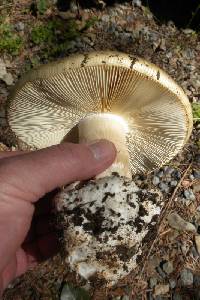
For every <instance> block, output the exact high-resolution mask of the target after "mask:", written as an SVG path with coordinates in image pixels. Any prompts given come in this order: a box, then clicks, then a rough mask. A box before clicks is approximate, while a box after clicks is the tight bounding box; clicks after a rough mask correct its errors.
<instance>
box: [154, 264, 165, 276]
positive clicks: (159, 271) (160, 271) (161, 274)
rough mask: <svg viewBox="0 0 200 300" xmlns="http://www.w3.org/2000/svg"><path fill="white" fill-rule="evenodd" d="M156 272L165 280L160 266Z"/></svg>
mask: <svg viewBox="0 0 200 300" xmlns="http://www.w3.org/2000/svg"><path fill="white" fill-rule="evenodd" d="M156 271H157V272H158V274H159V275H160V276H161V277H162V278H166V274H165V272H163V270H162V268H161V267H160V266H159V267H157V268H156Z"/></svg>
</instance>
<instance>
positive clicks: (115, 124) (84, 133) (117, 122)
mask: <svg viewBox="0 0 200 300" xmlns="http://www.w3.org/2000/svg"><path fill="white" fill-rule="evenodd" d="M78 130H79V142H80V143H89V142H92V141H95V140H99V139H107V140H110V141H111V142H113V143H114V145H115V147H116V149H117V156H116V159H115V161H114V163H113V164H112V166H110V167H109V168H108V169H107V170H106V171H104V172H103V173H101V174H99V175H98V176H97V178H101V177H107V176H111V175H112V173H113V172H117V173H118V174H119V175H120V176H123V177H126V178H131V170H130V161H129V153H128V149H127V145H126V134H127V131H128V125H127V123H126V121H125V120H124V119H123V118H122V117H119V116H117V115H114V114H110V113H101V114H92V115H90V116H88V117H86V118H84V119H83V120H82V121H80V123H79V125H78Z"/></svg>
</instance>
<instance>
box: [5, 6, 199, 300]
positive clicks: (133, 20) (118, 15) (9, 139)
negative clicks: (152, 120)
mask: <svg viewBox="0 0 200 300" xmlns="http://www.w3.org/2000/svg"><path fill="white" fill-rule="evenodd" d="M30 5H31V1H24V0H23V1H19V0H18V1H17V0H15V1H10V2H8V3H6V2H5V1H4V2H3V3H2V5H1V4H0V13H1V15H5V16H6V18H7V21H8V22H9V23H10V24H13V26H14V25H16V24H19V22H22V23H23V24H24V30H22V31H18V32H17V31H16V30H15V31H16V34H18V35H20V36H21V37H22V39H23V40H24V46H23V48H22V49H21V50H20V52H19V53H18V55H13V54H9V53H8V52H6V51H4V52H3V53H2V59H3V61H4V63H5V65H6V69H7V72H8V73H10V74H11V75H12V77H13V81H14V82H16V81H17V80H18V77H20V76H21V75H22V74H23V73H24V72H25V71H26V70H27V69H29V68H32V67H35V66H37V65H38V64H40V63H46V62H48V61H52V60H55V59H56V58H59V57H63V56H66V55H69V54H71V53H75V52H87V51H92V50H105V49H110V50H119V51H123V52H126V53H129V54H130V55H138V56H140V57H143V58H144V59H146V60H148V61H151V62H152V63H155V64H156V65H158V66H160V67H161V68H162V69H164V70H165V71H166V72H167V73H168V74H169V75H171V76H172V77H173V78H174V79H175V80H176V81H177V82H178V83H179V84H180V85H181V86H182V88H183V89H184V90H185V92H186V94H187V96H188V97H189V100H190V102H191V104H192V103H200V81H199V74H200V36H199V34H198V33H197V32H194V31H191V30H190V29H188V30H182V29H177V28H176V27H175V26H174V24H173V23H172V22H170V23H168V24H160V23H157V22H156V20H154V18H153V16H152V14H151V13H150V12H149V10H148V9H147V8H145V7H143V6H141V5H134V6H132V5H131V3H125V4H116V5H115V6H112V7H106V6H105V8H103V9H101V10H97V9H95V8H92V9H85V10H84V9H81V8H79V12H78V17H77V11H76V10H75V11H70V12H66V13H65V12H64V13H63V12H62V13H61V12H59V11H58V10H57V9H56V8H55V6H53V5H52V6H50V7H49V8H48V9H47V10H46V11H45V13H44V15H39V14H36V15H33V14H32V12H31V11H30ZM67 14H68V15H67ZM80 16H81V20H80ZM92 17H96V18H98V20H99V21H97V22H95V24H94V25H92V26H91V27H89V28H88V29H87V30H86V31H84V32H83V33H81V34H80V35H78V37H75V38H73V39H72V40H70V43H71V41H74V44H73V43H72V44H73V45H74V46H73V47H70V48H69V49H67V50H65V49H64V50H62V51H61V52H59V54H58V55H57V54H51V55H50V56H49V57H48V55H47V56H46V57H45V55H44V53H43V52H44V50H43V46H42V45H40V44H39V45H36V44H34V43H32V42H31V28H32V27H33V26H35V24H37V23H38V24H43V22H44V23H45V22H48V20H53V19H54V18H59V19H60V20H61V21H62V22H65V20H66V19H68V18H74V19H75V20H77V23H78V26H81V22H82V23H84V22H85V21H86V20H88V19H91V18H92ZM77 18H78V19H77ZM45 24H46V23H45ZM84 24H85V23H84ZM22 27H23V26H22ZM36 58H37V62H36V60H34V59H36ZM11 88H12V85H11V86H8V85H7V84H6V83H5V82H3V81H2V80H1V81H0V112H1V113H2V114H1V115H0V125H1V127H0V142H2V143H3V144H2V145H1V148H0V149H1V150H4V151H7V150H15V149H18V148H19V145H18V144H17V141H16V139H15V136H14V135H13V133H12V132H11V131H10V129H9V127H8V123H7V120H6V116H5V108H6V105H7V101H8V95H9V93H10V90H11ZM199 141H200V124H199V122H198V121H196V122H195V123H194V129H193V132H192V135H191V137H190V140H189V141H188V143H187V144H186V146H185V147H184V149H183V150H182V151H181V152H180V154H179V155H178V156H177V157H176V158H175V159H174V160H173V161H172V162H170V164H169V166H170V167H173V168H174V169H175V170H177V171H178V172H179V173H180V176H179V178H178V179H177V185H176V187H171V186H170V188H169V191H168V192H167V193H166V192H165V191H162V190H161V192H162V194H163V197H164V199H165V203H166V204H165V207H164V209H163V211H162V214H161V217H160V220H159V224H158V225H159V226H158V227H159V228H158V233H157V235H156V238H155V239H153V238H149V245H148V247H147V249H146V250H145V253H146V257H145V258H144V257H143V258H141V262H140V264H139V267H138V269H137V270H134V271H133V272H132V274H130V276H128V278H126V279H124V281H123V282H121V283H120V285H119V286H117V287H115V288H113V289H112V290H109V291H107V290H105V289H104V290H101V288H99V290H96V291H95V292H94V294H93V299H95V300H99V299H120V298H115V297H118V296H119V297H121V296H123V295H128V297H129V299H138V300H139V299H154V298H153V297H154V296H153V292H154V288H151V287H150V286H149V279H150V278H152V277H156V278H157V281H158V283H159V284H168V283H169V280H170V279H174V280H175V282H176V286H175V288H173V289H172V288H171V289H170V291H169V292H167V293H166V294H165V295H164V298H160V299H172V297H174V295H175V294H176V293H178V294H179V295H180V296H181V297H182V298H181V299H184V300H187V299H193V298H192V297H195V295H196V293H197V291H198V288H197V287H196V286H195V284H193V285H192V286H190V287H183V286H182V284H181V281H180V273H181V271H182V270H183V269H184V268H187V269H189V270H191V271H192V273H193V274H194V275H198V274H200V256H199V255H198V254H197V255H196V256H195V255H193V254H192V249H193V248H195V243H194V235H193V234H191V233H187V232H177V231H175V230H174V229H172V228H170V227H169V225H168V222H167V220H166V216H167V215H168V214H170V212H174V211H176V212H177V213H178V214H180V216H182V217H183V218H184V219H185V220H187V221H190V222H192V223H195V222H196V221H195V220H196V216H197V211H198V207H199V205H200V195H199V193H196V194H195V201H189V200H188V201H187V199H185V197H184V191H185V190H187V189H188V187H190V188H191V189H193V186H195V184H196V183H197V182H199V179H198V178H196V177H194V172H195V171H198V170H199V169H200V148H199V147H200V145H199ZM161 171H163V169H161V170H157V173H156V176H157V174H158V173H159V172H161ZM154 175H155V173H152V174H145V175H143V176H138V177H137V178H135V180H136V181H138V182H139V181H140V185H141V187H144V186H146V188H149V189H151V188H152V186H153V184H152V180H153V176H154ZM160 181H161V182H163V181H164V177H161V179H160ZM183 246H184V247H185V248H184V247H183ZM184 249H186V250H184ZM121 250H122V252H123V254H124V251H125V249H121ZM168 260H170V261H172V262H173V272H172V274H170V276H168V275H167V276H165V277H162V276H160V275H159V274H158V272H157V268H158V266H160V264H161V265H162V262H163V261H168ZM155 261H158V262H159V263H158V264H155ZM73 276H74V275H73V274H72V277H73ZM70 280H72V282H73V278H70V275H69V272H68V270H66V266H65V263H64V261H63V259H62V254H58V255H57V256H55V257H54V258H52V259H51V260H49V261H47V262H45V263H43V264H41V265H39V266H38V267H37V268H35V269H34V270H31V271H29V272H28V273H26V274H25V275H23V276H21V277H20V278H19V279H17V280H16V281H15V282H14V283H12V285H11V286H10V287H9V288H8V289H7V290H6V291H5V293H4V296H3V299H4V300H22V299H24V300H33V299H34V300H36V299H42V300H47V299H48V300H51V299H52V300H56V299H59V295H60V289H61V286H62V283H63V282H66V281H70ZM99 286H101V284H99ZM149 295H150V296H151V297H152V298H150V296H149ZM155 299H156V298H155Z"/></svg>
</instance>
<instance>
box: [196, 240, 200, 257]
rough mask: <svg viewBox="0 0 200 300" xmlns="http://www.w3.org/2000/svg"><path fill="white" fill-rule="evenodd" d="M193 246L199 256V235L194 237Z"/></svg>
mask: <svg viewBox="0 0 200 300" xmlns="http://www.w3.org/2000/svg"><path fill="white" fill-rule="evenodd" d="M195 245H196V248H197V252H198V254H199V255H200V235H196V236H195Z"/></svg>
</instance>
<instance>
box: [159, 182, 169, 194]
mask: <svg viewBox="0 0 200 300" xmlns="http://www.w3.org/2000/svg"><path fill="white" fill-rule="evenodd" d="M159 188H160V190H161V191H162V192H165V193H168V192H169V187H168V185H167V184H166V183H164V182H161V183H160V184H159Z"/></svg>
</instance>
